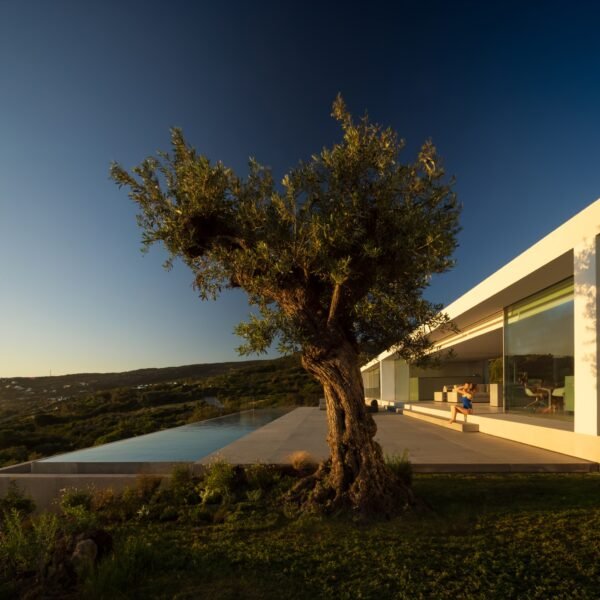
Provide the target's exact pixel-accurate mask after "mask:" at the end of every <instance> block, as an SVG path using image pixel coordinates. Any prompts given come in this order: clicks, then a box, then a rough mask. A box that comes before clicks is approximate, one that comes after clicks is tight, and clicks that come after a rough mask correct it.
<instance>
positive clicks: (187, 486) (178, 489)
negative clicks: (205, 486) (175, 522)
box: [168, 465, 198, 506]
mask: <svg viewBox="0 0 600 600" xmlns="http://www.w3.org/2000/svg"><path fill="white" fill-rule="evenodd" d="M168 490H169V493H170V500H171V502H172V503H173V504H175V505H177V506H184V505H188V504H195V503H197V502H198V494H197V492H196V486H195V481H194V477H193V475H192V471H191V470H190V468H189V467H188V466H186V465H177V466H176V467H175V468H174V469H173V470H172V471H171V479H170V480H169V486H168Z"/></svg>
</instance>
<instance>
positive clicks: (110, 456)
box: [42, 408, 289, 462]
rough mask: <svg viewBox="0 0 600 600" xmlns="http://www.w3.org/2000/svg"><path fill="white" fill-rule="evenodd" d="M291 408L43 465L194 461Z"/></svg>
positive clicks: (211, 423)
mask: <svg viewBox="0 0 600 600" xmlns="http://www.w3.org/2000/svg"><path fill="white" fill-rule="evenodd" d="M288 411H289V409H288V408H273V409H262V410H255V411H245V412H242V413H236V414H234V415H228V416H226V417H220V418H218V419H211V420H209V421H201V422H199V423H192V424H190V425H184V426H182V427H175V428H172V429H165V430H163V431H157V432H156V433H149V434H147V435H140V436H138V437H134V438H129V439H126V440H121V441H118V442H112V443H110V444H104V445H102V446H95V447H93V448H86V449H84V450H77V451H75V452H69V453H68V454H60V455H58V456H53V457H51V458H46V459H43V461H42V462H171V461H173V462H178V461H182V462H183V461H195V460H198V459H200V458H202V457H203V456H206V455H207V454H210V453H211V452H214V451H215V450H219V449H220V448H223V447H224V446H227V445H228V444H231V443H232V442H234V441H235V440H237V439H239V438H241V437H242V436H244V435H246V434H248V433H250V432H251V431H254V430H255V429H258V428H260V427H262V426H263V425H266V424H267V423H270V422H271V421H274V420H275V419H277V418H279V417H281V416H282V415H284V414H285V413H286V412H288Z"/></svg>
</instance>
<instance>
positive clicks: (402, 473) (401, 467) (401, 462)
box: [385, 449, 413, 485]
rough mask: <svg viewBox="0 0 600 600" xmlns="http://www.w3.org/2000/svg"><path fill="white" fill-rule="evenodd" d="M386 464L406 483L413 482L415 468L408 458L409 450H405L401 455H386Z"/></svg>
mask: <svg viewBox="0 0 600 600" xmlns="http://www.w3.org/2000/svg"><path fill="white" fill-rule="evenodd" d="M385 464H386V465H387V467H388V469H390V471H391V472H392V473H393V474H394V475H395V476H396V477H397V478H398V479H399V480H400V481H401V482H402V483H404V484H405V485H411V484H412V478H413V468H412V464H411V462H410V460H409V459H408V450H406V449H405V450H404V452H402V454H401V455H398V454H391V455H386V457H385Z"/></svg>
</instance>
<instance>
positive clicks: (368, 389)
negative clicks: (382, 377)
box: [362, 365, 381, 398]
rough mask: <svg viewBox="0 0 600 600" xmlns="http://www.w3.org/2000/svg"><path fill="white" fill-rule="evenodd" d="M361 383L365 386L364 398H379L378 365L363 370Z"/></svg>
mask: <svg viewBox="0 0 600 600" xmlns="http://www.w3.org/2000/svg"><path fill="white" fill-rule="evenodd" d="M362 375H363V385H364V387H365V398H380V397H381V392H380V389H379V365H375V366H374V367H372V368H370V369H368V370H367V371H364V372H363V374H362Z"/></svg>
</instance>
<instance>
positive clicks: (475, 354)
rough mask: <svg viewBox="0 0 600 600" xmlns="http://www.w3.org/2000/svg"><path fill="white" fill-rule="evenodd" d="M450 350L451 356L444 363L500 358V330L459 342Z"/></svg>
mask: <svg viewBox="0 0 600 600" xmlns="http://www.w3.org/2000/svg"><path fill="white" fill-rule="evenodd" d="M452 350H453V352H454V354H453V356H451V357H449V358H447V359H445V362H457V361H463V360H485V359H488V358H499V357H501V356H502V328H500V329H495V330H494V331H490V332H488V333H484V334H483V335H480V336H478V337H475V338H471V339H468V340H465V341H463V342H459V343H457V344H455V345H454V346H452Z"/></svg>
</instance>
